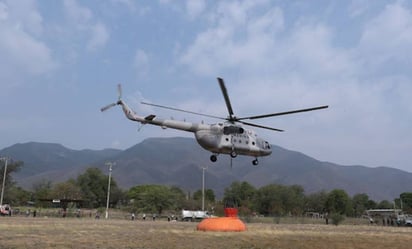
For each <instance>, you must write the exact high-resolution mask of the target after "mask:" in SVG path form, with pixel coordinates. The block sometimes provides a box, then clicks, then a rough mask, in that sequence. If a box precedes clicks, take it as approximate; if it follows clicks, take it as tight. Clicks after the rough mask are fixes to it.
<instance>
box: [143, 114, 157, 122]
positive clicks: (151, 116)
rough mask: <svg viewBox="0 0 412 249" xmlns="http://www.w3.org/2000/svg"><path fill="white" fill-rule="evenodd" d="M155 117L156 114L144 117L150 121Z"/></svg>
mask: <svg viewBox="0 0 412 249" xmlns="http://www.w3.org/2000/svg"><path fill="white" fill-rule="evenodd" d="M155 117H156V115H153V114H150V115H149V116H146V117H145V118H144V119H145V120H148V121H152V120H153V119H154V118H155Z"/></svg>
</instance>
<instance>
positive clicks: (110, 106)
mask: <svg viewBox="0 0 412 249" xmlns="http://www.w3.org/2000/svg"><path fill="white" fill-rule="evenodd" d="M113 106H116V103H111V104H110V105H107V106H105V107H102V108H101V109H100V111H102V112H104V111H106V110H108V109H110V108H112V107H113Z"/></svg>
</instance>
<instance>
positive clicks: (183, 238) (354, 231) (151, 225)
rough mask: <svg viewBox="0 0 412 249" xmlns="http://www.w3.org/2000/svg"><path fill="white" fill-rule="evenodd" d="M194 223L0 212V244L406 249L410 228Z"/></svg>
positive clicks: (409, 244)
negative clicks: (226, 228)
mask: <svg viewBox="0 0 412 249" xmlns="http://www.w3.org/2000/svg"><path fill="white" fill-rule="evenodd" d="M196 225H197V223H190V222H189V223H185V222H166V221H156V222H152V221H145V222H143V221H130V220H94V219H62V218H22V217H11V218H10V217H0V231H1V234H0V248H35V249H40V248H42V249H43V248H165V249H169V248H179V249H180V248H255V249H257V248H280V249H281V248H291V249H292V248H293V249H297V248H303V249H304V248H327V249H333V248H336V249H339V248H368V249H369V248H374V249H379V248H385V249H387V248H391V249H394V248H405V249H409V248H412V228H398V227H379V226H364V225H356V226H353V225H342V226H332V225H329V226H326V225H320V224H315V225H313V224H312V225H310V224H304V225H297V224H286V225H284V224H281V225H276V224H247V228H248V231H246V232H234V233H224V232H223V233H222V232H199V231H196Z"/></svg>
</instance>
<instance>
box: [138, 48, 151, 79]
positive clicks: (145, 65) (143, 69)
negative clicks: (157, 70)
mask: <svg viewBox="0 0 412 249" xmlns="http://www.w3.org/2000/svg"><path fill="white" fill-rule="evenodd" d="M134 65H135V67H136V69H137V74H138V76H139V77H145V76H146V75H147V73H148V70H149V55H148V54H147V53H146V52H145V51H143V50H141V49H138V50H137V51H136V54H135V57H134Z"/></svg>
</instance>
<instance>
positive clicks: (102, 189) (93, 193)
mask: <svg viewBox="0 0 412 249" xmlns="http://www.w3.org/2000/svg"><path fill="white" fill-rule="evenodd" d="M108 180H109V177H108V176H107V175H104V174H103V173H102V171H101V170H100V169H98V168H88V169H87V170H86V172H84V173H83V174H81V175H79V176H78V177H77V180H76V182H77V184H78V185H79V187H80V189H81V191H82V196H83V198H84V200H85V201H86V205H87V206H89V207H92V208H97V207H104V206H106V201H107V184H108ZM110 192H111V194H110V203H117V202H118V201H119V200H120V199H121V193H122V191H121V190H120V189H119V188H118V187H117V183H116V181H115V180H114V179H113V178H112V179H111V183H110Z"/></svg>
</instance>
